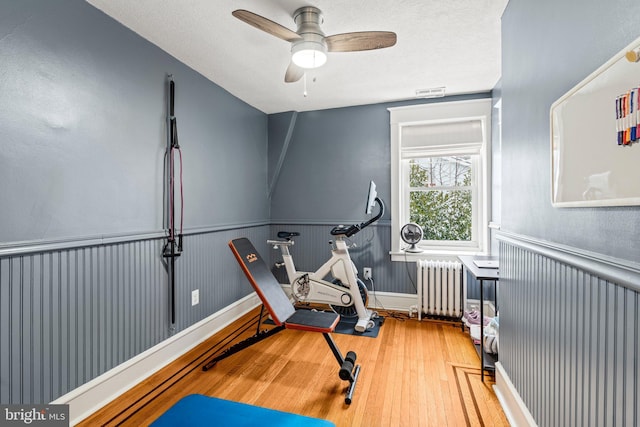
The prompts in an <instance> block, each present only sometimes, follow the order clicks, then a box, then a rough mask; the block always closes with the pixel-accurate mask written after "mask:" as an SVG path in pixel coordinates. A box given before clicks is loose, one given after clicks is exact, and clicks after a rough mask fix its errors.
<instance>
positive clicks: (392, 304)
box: [369, 291, 418, 315]
mask: <svg viewBox="0 0 640 427" xmlns="http://www.w3.org/2000/svg"><path fill="white" fill-rule="evenodd" d="M417 301H418V295H416V294H398V293H394V292H380V291H375V292H369V307H370V308H375V309H378V310H381V309H384V310H392V311H402V312H406V313H411V314H415V315H417V313H418V306H417Z"/></svg>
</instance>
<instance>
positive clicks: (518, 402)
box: [493, 362, 537, 427]
mask: <svg viewBox="0 0 640 427" xmlns="http://www.w3.org/2000/svg"><path fill="white" fill-rule="evenodd" d="M493 389H494V391H495V392H496V396H497V397H498V401H500V406H502V410H503V411H504V414H505V415H506V417H507V420H508V421H509V424H511V425H512V426H513V427H524V426H526V427H536V426H537V424H536V421H535V420H534V419H533V416H532V415H531V413H530V412H529V409H528V408H527V406H526V405H525V404H524V402H523V401H522V398H521V397H520V394H519V393H518V390H516V388H515V387H514V385H513V383H511V380H510V379H509V376H508V375H507V373H506V372H505V370H504V368H503V367H502V365H501V364H500V362H497V363H496V384H495V385H494V386H493Z"/></svg>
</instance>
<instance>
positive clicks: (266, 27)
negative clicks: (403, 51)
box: [232, 6, 396, 83]
mask: <svg viewBox="0 0 640 427" xmlns="http://www.w3.org/2000/svg"><path fill="white" fill-rule="evenodd" d="M232 15H233V16H235V17H236V18H238V19H239V20H241V21H243V22H246V23H247V24H249V25H252V26H254V27H256V28H257V29H259V30H262V31H264V32H266V33H269V34H271V35H272V36H276V37H278V38H279V39H282V40H285V41H288V42H289V43H291V61H290V63H289V67H288V68H287V71H286V73H285V76H284V81H285V82H287V83H292V82H296V81H298V80H300V78H302V76H303V75H304V72H305V69H310V68H317V67H320V66H322V65H324V63H325V62H326V61H327V52H355V51H362V50H373V49H382V48H385V47H391V46H393V45H395V44H396V34H395V33H393V32H390V31H361V32H353V33H342V34H335V35H332V36H325V35H324V33H323V32H322V29H321V28H320V24H322V22H323V18H322V13H321V12H320V9H318V8H316V7H313V6H305V7H301V8H299V9H297V10H296V11H295V12H294V13H293V21H294V22H295V24H296V25H297V26H298V29H297V31H292V30H290V29H288V28H287V27H284V26H282V25H280V24H278V23H276V22H273V21H271V20H269V19H267V18H265V17H263V16H260V15H256V14H255V13H253V12H249V11H248V10H243V9H238V10H234V11H233V12H232Z"/></svg>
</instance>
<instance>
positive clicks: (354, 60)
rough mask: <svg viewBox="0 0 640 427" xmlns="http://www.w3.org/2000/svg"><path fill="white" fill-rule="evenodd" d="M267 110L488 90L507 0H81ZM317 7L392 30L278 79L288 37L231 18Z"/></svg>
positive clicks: (283, 18)
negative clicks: (384, 39) (389, 35)
mask: <svg viewBox="0 0 640 427" xmlns="http://www.w3.org/2000/svg"><path fill="white" fill-rule="evenodd" d="M87 1H88V2H89V3H90V4H92V5H94V6H95V7H97V8H98V9H100V10H102V11H103V12H105V13H106V14H108V15H110V16H111V17H113V18H114V19H116V20H117V21H119V22H121V23H122V24H123V25H125V26H126V27H128V28H130V29H132V30H133V31H135V32H136V33H138V34H140V35H141V36H142V37H144V38H145V39H147V40H149V41H150V42H152V43H154V44H155V45H157V46H159V47H160V48H162V49H163V50H165V51H166V52H168V53H169V54H171V55H172V56H174V57H175V58H177V59H179V60H180V61H182V62H184V63H185V64H187V65H188V66H190V67H191V68H193V69H195V70H196V71H198V72H199V73H201V74H202V75H204V76H205V77H207V78H208V79H210V80H211V81H213V82H214V83H216V84H218V85H219V86H221V87H223V88H224V89H226V90H227V91H229V92H230V93H231V94H233V95H235V96H236V97H238V98H240V99H242V100H243V101H245V102H246V103H248V104H250V105H252V106H254V107H255V108H258V109H259V110H261V111H263V112H265V113H277V112H282V111H293V110H295V111H309V110H320V109H326V108H335V107H344V106H351V105H362V104H372V103H379V102H387V101H396V100H405V99H411V98H414V97H415V92H416V90H419V89H428V88H432V87H439V86H445V87H446V94H447V95H453V94H461V93H474V92H481V91H487V90H491V89H492V88H493V86H494V85H495V84H496V83H497V81H498V79H499V78H500V17H501V15H502V12H503V11H504V8H505V6H506V4H507V2H508V0H395V1H391V0H339V1H338V0H271V1H264V0H217V1H214V0H180V1H178V0H135V1H131V0H87ZM301 6H316V7H317V8H319V9H321V10H322V13H323V16H324V24H323V25H322V29H323V31H324V33H325V34H326V35H332V34H338V33H345V32H351V31H394V32H395V33H397V35H398V42H397V44H396V45H395V46H393V47H391V48H387V49H381V50H373V51H365V52H349V53H329V59H328V61H327V63H326V64H325V65H324V66H323V67H321V68H318V69H315V70H310V71H308V72H307V76H306V77H307V78H306V80H307V93H308V94H307V96H306V97H305V96H304V95H303V92H304V81H303V80H300V81H299V82H296V83H285V82H284V73H285V70H286V68H287V66H288V64H289V59H290V45H289V43H288V42H285V41H283V40H280V39H278V38H276V37H274V36H271V35H269V34H267V33H264V32H262V31H260V30H257V29H256V28H254V27H252V26H250V25H248V24H246V23H244V22H242V21H240V20H238V19H236V18H234V17H233V16H232V15H231V12H232V11H233V10H235V9H247V10H249V11H252V12H254V13H257V14H259V15H262V16H264V17H265V18H268V19H270V20H272V21H275V22H277V23H279V24H281V25H283V26H285V27H287V28H290V29H292V30H294V31H295V29H296V27H295V24H294V22H293V18H292V13H293V12H294V11H295V10H296V9H297V8H298V7H301Z"/></svg>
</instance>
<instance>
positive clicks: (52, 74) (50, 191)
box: [0, 0, 269, 243]
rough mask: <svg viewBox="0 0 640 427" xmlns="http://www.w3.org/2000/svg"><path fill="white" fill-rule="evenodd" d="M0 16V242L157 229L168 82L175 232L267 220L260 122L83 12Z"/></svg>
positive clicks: (28, 3)
mask: <svg viewBox="0 0 640 427" xmlns="http://www.w3.org/2000/svg"><path fill="white" fill-rule="evenodd" d="M0 7H1V13H0V14H1V15H2V19H1V20H0V64H2V66H1V67H2V73H1V77H0V84H1V89H2V90H1V91H0V110H1V111H2V112H3V113H2V114H0V129H2V135H3V137H2V141H1V142H0V143H1V144H2V150H0V166H1V167H0V182H2V183H3V186H2V195H3V203H2V204H0V217H2V218H3V221H2V223H1V224H0V242H2V243H7V242H16V241H30V240H51V239H60V238H69V237H77V236H87V235H103V234H112V233H119V234H120V233H130V232H141V231H145V232H147V231H156V230H160V229H162V228H163V165H164V153H165V147H166V144H167V134H166V115H167V114H166V105H167V74H173V75H174V79H175V81H176V105H175V113H176V116H177V118H178V132H179V141H180V144H181V146H182V149H183V156H184V186H185V205H186V210H185V227H202V226H210V225H212V224H221V223H223V224H243V223H246V222H254V221H265V220H267V219H268V217H269V212H268V203H267V193H266V180H265V177H266V167H267V165H266V162H265V161H264V158H265V157H266V133H267V117H266V115H265V114H263V113H262V112H260V111H258V110H256V109H254V108H252V107H249V106H248V105H246V104H245V103H243V102H242V101H240V100H238V99H236V98H234V97H233V96H231V95H230V94H229V93H227V92H226V91H224V90H223V89H221V88H220V87H218V86H216V85H215V84H212V83H211V82H210V81H208V80H206V79H205V78H204V77H202V76H201V75H199V74H197V73H196V72H194V71H193V70H191V69H189V68H188V67H187V66H185V65H184V64H181V63H180V62H178V61H177V60H175V59H174V58H172V57H171V56H169V55H168V54H166V53H165V52H163V51H162V50H160V49H158V48H157V47H155V46H153V45H152V44H150V43H149V42H147V41H145V40H143V39H142V38H140V37H139V36H138V35H136V34H135V33H133V32H131V31H129V30H127V29H126V28H124V27H123V26H122V25H120V24H119V23H117V22H116V21H114V20H113V19H111V18H109V17H107V16H106V15H104V14H103V13H102V12H100V11H98V10H97V9H95V8H93V7H92V6H90V5H88V4H87V3H86V2H84V1H81V0H56V1H55V2H43V1H38V0H25V1H19V2H16V1H3V2H2V4H1V5H0ZM247 165H249V166H247Z"/></svg>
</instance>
